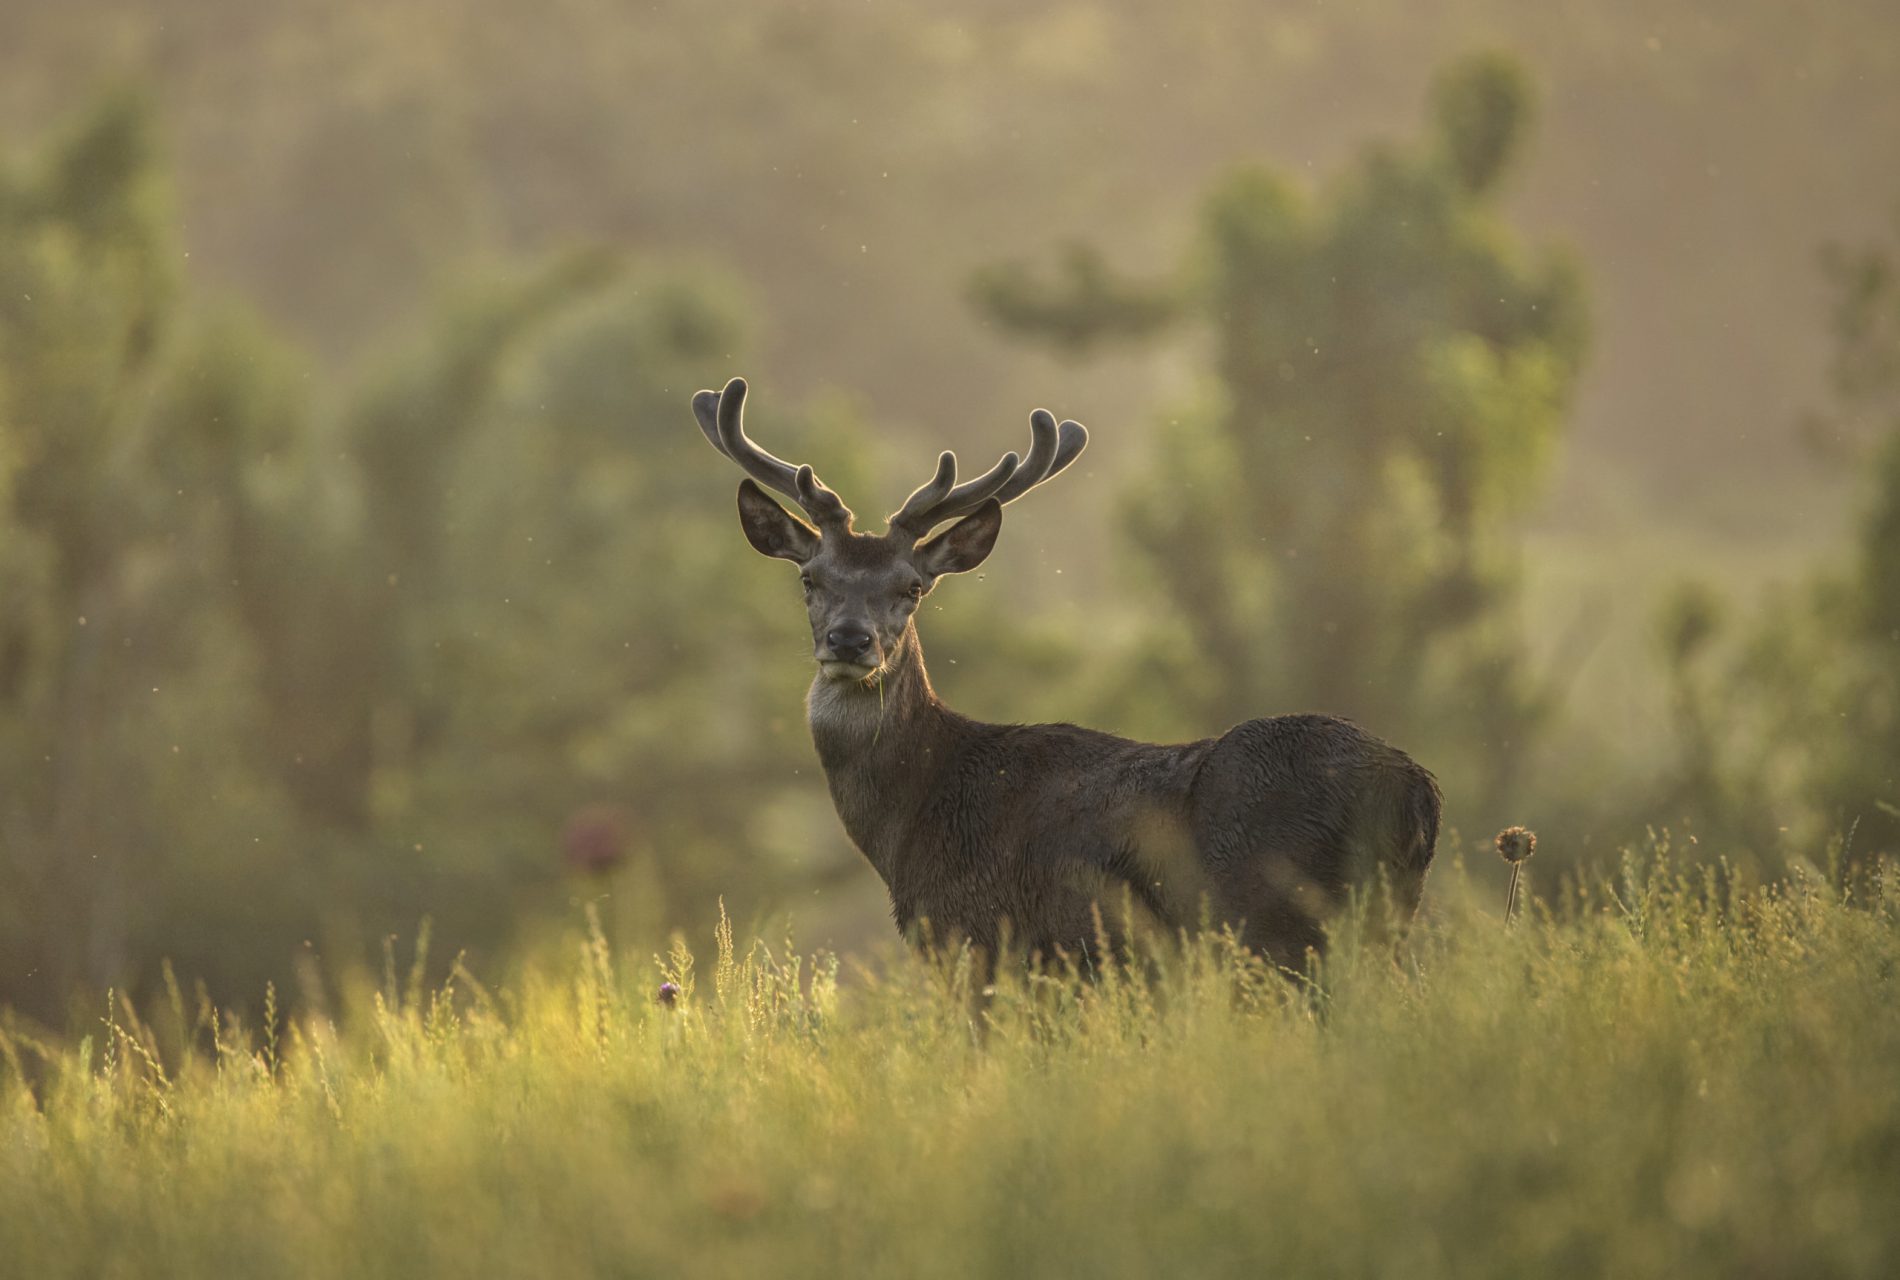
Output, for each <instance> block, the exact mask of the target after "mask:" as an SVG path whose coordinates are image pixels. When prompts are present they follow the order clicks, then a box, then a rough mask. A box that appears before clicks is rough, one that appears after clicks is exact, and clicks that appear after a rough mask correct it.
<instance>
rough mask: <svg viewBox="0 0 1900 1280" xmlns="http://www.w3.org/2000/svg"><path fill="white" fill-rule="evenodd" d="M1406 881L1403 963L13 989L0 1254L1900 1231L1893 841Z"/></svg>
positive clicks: (657, 1255) (974, 1262)
mask: <svg viewBox="0 0 1900 1280" xmlns="http://www.w3.org/2000/svg"><path fill="white" fill-rule="evenodd" d="M1489 869H1490V868H1487V870H1489ZM1433 888H1434V894H1435V898H1436V902H1437V904H1438V905H1437V910H1436V913H1435V915H1434V917H1433V918H1432V919H1431V920H1430V921H1428V922H1427V924H1426V925H1425V926H1424V927H1423V928H1422V929H1421V930H1420V931H1418V933H1417V934H1415V936H1414V939H1413V941H1412V944H1411V946H1410V948H1409V954H1408V955H1407V957H1406V959H1405V961H1404V963H1402V964H1400V965H1396V966H1395V965H1393V964H1392V963H1390V961H1389V960H1388V959H1387V958H1386V957H1385V956H1383V955H1381V954H1375V953H1374V952H1373V951H1371V949H1365V950H1359V949H1355V948H1353V947H1352V946H1351V945H1350V941H1349V940H1348V943H1347V945H1346V946H1344V947H1343V948H1342V949H1341V954H1340V958H1338V959H1336V960H1335V962H1334V963H1333V965H1332V966H1331V967H1330V968H1329V970H1328V971H1327V972H1325V973H1324V974H1321V975H1319V981H1318V982H1317V983H1316V984H1297V983H1293V982H1289V981H1288V980H1286V979H1284V978H1281V977H1279V976H1276V975H1272V974H1268V973H1265V972H1262V971H1261V970H1260V969H1258V968H1257V967H1256V966H1255V965H1253V964H1252V963H1251V962H1250V961H1247V960H1245V959H1243V958H1239V957H1237V956H1235V955H1234V954H1233V953H1232V951H1231V950H1230V949H1229V948H1227V947H1226V946H1224V945H1223V944H1222V943H1221V942H1219V941H1218V940H1210V941H1207V942H1203V943H1199V944H1196V945H1194V946H1192V947H1189V948H1186V949H1185V950H1182V951H1179V952H1176V953H1173V954H1170V955H1167V956H1163V957H1160V958H1159V959H1157V960H1155V961H1153V962H1152V963H1150V964H1144V965H1140V966H1134V967H1117V968H1114V969H1111V970H1110V971H1108V972H1106V973H1102V974H1099V975H1097V977H1096V979H1095V980H1094V981H1093V982H1090V983H1082V984H1078V983H1075V982H1071V981H1065V980H1060V979H1056V978H1047V979H1044V978H1032V979H1022V978H1016V979H1008V980H1005V981H1003V982H1001V983H1000V984H999V985H998V987H997V989H996V990H995V991H994V993H993V994H992V995H991V996H990V997H989V998H988V999H987V1000H982V999H978V998H973V995H972V993H971V992H970V991H969V990H968V986H969V985H970V984H969V977H968V974H969V968H968V966H967V965H959V964H957V963H955V962H954V961H952V962H949V963H946V964H943V965H938V966H932V965H927V964H924V963H922V962H920V961H912V960H898V961H893V962H890V963H887V964H885V965H883V966H881V967H879V968H877V969H876V970H875V971H871V972H856V971H853V970H851V969H849V968H847V970H846V972H845V973H844V974H843V976H842V977H841V976H840V973H839V969H838V966H837V965H836V964H835V963H832V962H830V961H826V960H823V959H820V960H818V961H813V960H811V959H808V958H801V957H798V956H795V955H791V954H788V953H786V952H785V951H784V950H783V949H768V948H767V947H765V946H763V945H756V946H754V947H753V948H752V949H751V950H750V951H746V950H743V949H739V950H738V952H737V954H734V951H733V949H732V948H731V947H730V945H729V944H727V945H725V946H722V947H721V949H720V953H719V955H718V957H717V959H716V961H715V963H713V964H712V966H711V971H710V972H707V971H705V970H697V971H696V970H695V969H694V968H693V965H692V961H691V959H690V957H688V956H687V955H686V954H685V952H684V951H683V950H676V951H675V953H674V954H673V955H672V956H671V957H670V958H668V959H666V960H665V961H664V962H663V964H662V966H659V967H656V966H655V964H654V963H653V962H652V961H651V960H647V959H642V960H637V961H636V960H634V959H633V958H631V957H629V958H625V959H622V958H619V957H615V956H613V955H611V954H609V952H608V950H607V948H606V947H605V945H604V944H603V943H602V942H601V941H600V940H599V939H598V937H594V938H591V939H583V940H580V941H578V942H577V944H576V948H575V954H574V955H573V956H572V958H571V959H570V960H568V961H566V962H564V963H557V964H550V965H548V966H546V967H544V968H543V969H541V970H539V971H536V972H529V973H526V974H524V975H522V976H520V977H519V978H517V979H515V980H513V981H512V982H511V983H509V984H508V985H507V986H506V987H505V988H503V989H498V990H495V991H487V990H484V989H481V988H480V987H478V986H476V985H475V984H474V982H473V979H471V978H469V977H467V976H466V975H462V974H458V976H457V979H456V980H455V981H454V982H453V983H452V984H451V985H450V986H449V987H448V988H445V989H443V990H439V991H421V990H417V989H416V988H415V987H414V986H410V987H409V988H408V989H403V988H402V987H401V985H400V984H398V983H395V982H390V983H388V984H387V986H386V989H385V990H383V991H380V992H376V993H373V994H371V993H365V994H364V995H363V996H362V997H360V1000H359V1003H360V1005H361V1007H360V1008H355V1007H352V1008H351V1010H350V1011H349V1012H348V1013H347V1014H345V1015H344V1016H341V1017H339V1018H337V1019H335V1020H332V1019H328V1018H323V1017H317V1016H300V1017H299V1018H297V1019H295V1020H293V1021H292V1022H291V1023H290V1025H289V1027H288V1030H287V1031H286V1032H285V1033H283V1034H281V1035H279V1036H276V1037H274V1038H273V1037H268V1036H265V1035H262V1034H250V1033H247V1032H246V1031H245V1030H244V1029H243V1028H241V1027H238V1026H235V1025H232V1023H231V1022H230V1021H229V1019H219V1020H218V1022H217V1027H216V1031H215V1043H214V1035H213V1031H212V1029H211V1027H210V1026H209V1025H208V1023H207V1019H205V1018H204V1017H199V1018H197V1019H195V1020H194V1019H193V1018H192V1017H191V1016H190V1012H189V1010H188V1008H186V1007H184V1002H182V1001H181V1002H179V1007H177V1008H176V1009H175V1010H166V1011H165V1012H163V1013H161V1014H159V1015H157V1016H155V1017H153V1018H152V1019H151V1023H152V1025H150V1026H147V1025H146V1024H145V1023H143V1022H140V1021H138V1020H136V1019H134V1018H133V1017H132V1016H131V1014H130V1013H129V1012H128V1011H127V1010H125V1009H124V1008H123V1007H121V1008H120V1009H119V1010H118V1011H116V1012H114V1013H113V1014H112V1015H111V1017H110V1019H109V1020H107V1019H105V1018H102V1019H101V1020H100V1022H99V1024H98V1026H97V1027H96V1029H95V1030H94V1032H93V1034H92V1035H91V1036H90V1037H88V1038H87V1039H86V1040H85V1041H84V1042H83V1043H72V1044H66V1045H53V1044H49V1043H47V1042H46V1041H45V1039H44V1038H43V1037H42V1038H36V1037H30V1036H28V1035H27V1034H26V1033H25V1032H24V1031H22V1030H20V1029H19V1028H15V1030H14V1032H13V1033H11V1034H10V1035H9V1036H8V1037H7V1039H6V1040H5V1041H4V1042H0V1044H3V1046H4V1047H3V1050H0V1274H5V1275H7V1276H9V1277H12V1276H18V1277H56V1276H88V1277H93V1276H119V1275H125V1276H148V1275H177V1276H215V1275H245V1276H250V1275H286V1276H350V1277H361V1276H404V1277H413V1276H435V1275H443V1276H472V1275H481V1276H536V1277H540V1276H589V1275H606V1276H645V1275H656V1276H657V1275H669V1276H670V1275H715V1276H728V1275H729V1276H751V1277H758V1276H780V1275H812V1276H873V1275H876V1276H883V1275H891V1276H895V1275H924V1276H939V1275H940V1276H973V1275H997V1276H1002V1275H1011V1276H1014V1275H1026V1276H1049V1275H1078V1276H1079V1275H1091V1276H1122V1275H1126V1276H1156V1275H1196V1276H1220V1275H1235V1276H1241V1275H1245V1276H1259V1275H1269V1274H1272V1275H1297V1276H1307V1275H1338V1276H1364V1275H1375V1274H1377V1275H1395V1276H1407V1277H1434V1276H1446V1277H1450V1276H1458V1277H1469V1276H1481V1275H1498V1276H1531V1275H1535V1276H1542V1277H1549V1276H1566V1275H1577V1276H1585V1275H1588V1276H1598V1275H1671V1276H1683V1275H1709V1276H1739V1275H1748V1276H1777V1275H1788V1276H1796V1275H1799V1276H1829V1275H1865V1276H1879V1275H1892V1274H1894V1273H1895V1270H1896V1267H1900V1208H1897V1206H1900V999H1897V998H1896V997H1900V883H1896V879H1895V877H1894V876H1893V875H1892V874H1891V873H1889V874H1888V875H1887V876H1886V877H1885V878H1884V879H1883V878H1882V877H1881V876H1879V875H1873V874H1870V875H1867V876H1864V877H1862V878H1861V879H1860V880H1858V881H1857V882H1856V885H1855V887H1854V889H1853V890H1852V891H1843V890H1842V889H1841V888H1840V887H1839V886H1838V884H1830V883H1829V882H1828V879H1827V877H1825V876H1820V875H1814V874H1809V875H1806V876H1797V877H1796V878H1795V879H1793V880H1791V881H1788V882H1784V883H1778V884H1771V885H1767V886H1760V887H1755V888H1750V889H1745V890H1744V889H1738V888H1734V887H1732V886H1730V885H1728V884H1726V883H1725V882H1724V877H1723V876H1722V875H1721V874H1720V873H1719V872H1717V871H1702V870H1698V871H1695V872H1676V871H1672V870H1670V869H1668V868H1667V867H1666V866H1648V867H1646V868H1644V869H1636V868H1631V869H1630V870H1628V871H1627V872H1626V874H1625V875H1623V876H1622V877H1620V878H1619V879H1617V880H1614V881H1610V882H1605V883H1602V884H1598V885H1596V886H1593V887H1588V888H1578V889H1573V890H1571V891H1568V892H1566V893H1564V894H1562V895H1560V896H1559V897H1558V898H1557V900H1556V901H1555V903H1554V905H1553V904H1549V903H1546V904H1544V905H1541V906H1534V907H1533V909H1532V910H1530V911H1529V912H1528V913H1526V914H1523V915H1522V916H1521V917H1520V919H1519V922H1518V923H1517V924H1516V925H1515V926H1514V927H1512V928H1510V929H1508V930H1507V929H1504V928H1502V927H1500V924H1499V921H1498V918H1497V916H1496V914H1495V907H1496V906H1497V905H1498V904H1497V902H1495V901H1492V902H1489V903H1488V905H1489V907H1490V908H1491V909H1492V910H1491V913H1489V914H1487V913H1486V912H1485V911H1481V910H1479V909H1477V908H1476V907H1474V906H1472V905H1471V896H1470V893H1469V889H1470V885H1469V882H1468V878H1467V876H1466V874H1465V873H1464V871H1463V870H1462V868H1459V867H1457V866H1453V867H1450V868H1447V869H1446V870H1444V871H1442V872H1441V873H1440V875H1439V878H1438V880H1437V881H1436V882H1435V883H1434V886H1433ZM1485 896H1486V897H1487V898H1488V897H1489V888H1487V890H1486V895H1485ZM669 978H670V979H671V980H672V981H674V982H676V983H677V984H678V986H679V987H680V988H681V991H680V995H679V998H678V1000H677V1002H676V1003H675V1004H674V1005H673V1006H672V1007H668V1006H666V1005H664V1004H662V1003H661V1002H660V1001H659V1000H657V999H656V998H655V992H656V990H657V988H658V984H659V983H660V982H661V981H662V980H665V979H669ZM167 1022H175V1024H176V1025H174V1026H171V1027H169V1028H168V1027H167V1026H166V1025H165V1024H166V1023H167ZM187 1046H190V1047H189V1048H188V1047H187Z"/></svg>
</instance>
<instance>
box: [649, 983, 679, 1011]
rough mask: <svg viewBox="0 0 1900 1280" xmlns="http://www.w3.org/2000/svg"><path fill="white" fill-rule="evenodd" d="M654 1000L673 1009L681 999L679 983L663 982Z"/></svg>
mask: <svg viewBox="0 0 1900 1280" xmlns="http://www.w3.org/2000/svg"><path fill="white" fill-rule="evenodd" d="M654 998H655V999H657V1000H658V1001H659V1002H660V1003H661V1004H663V1005H665V1006H666V1007H667V1008H669V1009H671V1008H672V1007H673V1006H674V1005H676V1004H678V1003H679V998H680V989H679V985H678V984H677V983H672V982H662V983H661V984H660V989H659V991H658V992H656V993H655V995H654Z"/></svg>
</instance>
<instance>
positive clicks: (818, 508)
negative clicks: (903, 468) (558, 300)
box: [693, 378, 1089, 682]
mask: <svg viewBox="0 0 1900 1280" xmlns="http://www.w3.org/2000/svg"><path fill="white" fill-rule="evenodd" d="M745 395H746V384H745V379H744V378H734V379H733V380H732V381H731V382H728V383H727V384H726V388H725V390H724V391H701V392H699V393H698V394H697V395H695V396H694V397H693V416H694V417H695V418H697V419H698V421H699V429H700V430H701V431H702V432H704V433H705V436H706V439H707V440H708V441H710V442H711V444H712V447H713V448H715V449H717V450H719V452H721V453H723V454H725V455H726V456H727V457H728V458H730V459H732V460H733V461H734V462H736V463H738V464H739V466H740V468H741V469H742V470H744V471H745V473H746V476H747V478H746V479H745V480H742V481H740V483H739V524H740V527H741V528H742V529H744V530H745V536H746V540H747V541H749V542H750V543H751V544H752V545H753V547H754V548H755V549H756V550H758V551H759V552H760V553H761V554H764V555H768V556H775V557H777V558H778V559H781V560H790V561H791V562H792V563H793V564H796V565H797V566H798V568H799V576H800V579H801V581H802V582H803V583H804V587H805V608H806V612H807V613H808V614H809V615H810V617H811V636H812V656H813V657H814V658H815V659H816V661H817V663H818V668H819V671H820V672H821V673H822V674H823V675H824V676H826V677H827V678H829V679H832V680H848V681H860V682H863V681H871V680H874V679H876V678H877V677H878V676H879V675H880V673H881V672H883V671H884V670H886V669H887V668H888V666H889V664H890V663H891V661H892V660H893V659H894V658H895V657H896V656H897V655H898V653H899V652H901V649H902V647H903V645H904V644H905V642H906V637H908V636H909V635H910V634H911V616H912V614H914V613H915V612H916V610H917V605H918V602H919V601H921V600H922V599H923V598H924V597H925V596H927V595H929V594H930V591H931V589H932V588H933V587H935V586H936V584H937V579H939V578H941V577H942V576H943V575H945V574H947V573H965V572H968V571H969V570H971V569H974V568H976V567H977V566H978V565H980V564H982V563H983V561H984V559H985V558H986V557H987V556H988V555H989V553H990V548H992V547H994V546H995V545H996V535H997V534H998V533H1000V532H1001V531H1002V527H1003V504H1004V503H1006V502H1013V501H1015V500H1016V499H1017V498H1020V497H1022V496H1023V494H1025V493H1027V492H1029V491H1030V490H1031V489H1033V488H1035V487H1036V486H1037V485H1039V484H1041V483H1042V482H1043V481H1045V480H1047V479H1049V477H1051V476H1053V475H1055V474H1056V473H1057V472H1058V471H1061V470H1062V469H1063V468H1064V467H1066V466H1068V465H1069V464H1070V463H1071V462H1074V461H1075V459H1076V456H1077V455H1078V454H1080V453H1081V452H1082V449H1083V446H1085V445H1087V444H1088V439H1089V433H1088V432H1087V430H1085V429H1084V428H1083V426H1082V424H1081V423H1079V422H1066V421H1065V422H1060V423H1058V422H1057V421H1056V420H1055V417H1054V416H1053V415H1051V414H1050V413H1049V412H1048V411H1046V410H1043V409H1038V410H1036V411H1035V412H1034V413H1032V414H1030V415H1029V430H1030V447H1029V456H1028V457H1027V458H1020V457H1018V456H1017V455H1016V454H1014V453H1006V454H1004V455H1003V457H1002V460H1001V461H999V462H998V463H997V464H996V465H995V466H993V467H991V468H990V469H989V470H988V471H986V472H984V473H983V474H982V475H980V476H978V477H976V478H975V479H974V480H966V481H964V482H963V483H962V484H958V483H957V458H956V455H955V454H954V453H949V452H946V453H944V454H943V455H942V456H941V457H939V458H938V459H937V474H936V475H935V476H933V477H932V478H931V480H930V481H929V483H927V484H925V485H924V486H922V487H921V488H919V489H918V490H917V491H916V492H915V493H913V494H911V495H910V497H908V498H906V499H905V500H904V505H903V506H902V507H900V508H899V509H898V511H897V513H896V514H895V515H893V516H891V518H890V522H889V527H888V528H887V529H886V530H885V532H883V533H880V534H868V533H858V532H856V531H855V530H854V529H852V527H851V525H852V521H853V519H854V517H853V516H852V514H851V509H850V508H849V507H847V506H845V505H844V502H843V500H842V499H840V498H839V497H838V495H837V494H835V493H833V492H832V491H831V490H830V489H827V488H826V487H825V486H824V485H823V484H822V483H820V481H819V479H818V477H817V476H816V475H815V474H814V473H813V472H812V469H811V468H810V467H809V466H798V467H795V466H793V465H792V464H791V463H789V462H782V461H780V460H779V459H778V458H775V457H773V456H772V455H771V454H769V453H767V452H766V451H765V450H763V449H761V448H759V446H758V445H756V444H754V443H753V442H752V441H751V439H750V438H748V437H747V435H746V433H745V427H744V424H743V411H744V407H745ZM767 489H770V490H772V491H773V492H774V493H778V494H781V495H783V496H785V497H787V498H790V499H791V500H792V501H794V502H796V503H797V504H798V506H799V509H800V510H802V511H803V512H804V513H805V515H806V517H807V518H808V519H809V520H810V523H809V524H808V523H806V521H804V520H800V519H799V518H798V517H796V516H794V515H792V514H791V513H790V512H789V511H787V510H786V509H785V508H784V507H782V506H780V505H779V504H778V503H777V502H776V501H774V500H773V499H772V498H771V497H769V496H767V494H766V492H765V491H766V490H767ZM950 521H955V523H954V524H951V525H950V527H949V528H947V529H945V530H944V531H943V532H942V533H936V536H934V537H933V536H931V535H932V534H933V533H935V531H936V529H937V527H938V526H939V525H943V524H945V523H947V522H950Z"/></svg>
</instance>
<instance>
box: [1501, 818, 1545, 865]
mask: <svg viewBox="0 0 1900 1280" xmlns="http://www.w3.org/2000/svg"><path fill="white" fill-rule="evenodd" d="M1536 852H1537V833H1536V832H1535V831H1532V830H1531V829H1530V828H1529V827H1506V828H1504V830H1502V831H1500V832H1498V857H1500V858H1502V859H1504V860H1505V861H1506V862H1509V863H1513V864H1515V863H1519V862H1522V861H1524V859H1526V858H1528V857H1530V856H1531V855H1532V854H1533V853H1536Z"/></svg>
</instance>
